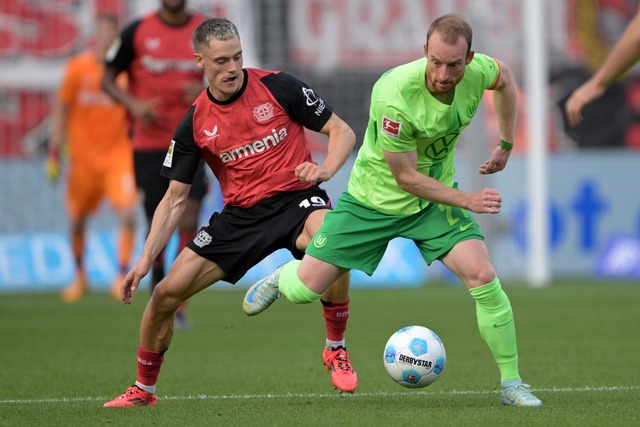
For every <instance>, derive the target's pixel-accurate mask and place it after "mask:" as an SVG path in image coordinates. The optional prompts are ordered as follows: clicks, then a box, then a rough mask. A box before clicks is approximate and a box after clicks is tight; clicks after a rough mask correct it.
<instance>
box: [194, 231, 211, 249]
mask: <svg viewBox="0 0 640 427" xmlns="http://www.w3.org/2000/svg"><path fill="white" fill-rule="evenodd" d="M212 240H213V238H212V237H211V236H210V235H209V233H207V232H206V231H204V230H200V232H198V235H197V236H196V237H195V238H194V239H193V243H194V244H195V245H196V246H197V247H199V248H204V247H205V246H207V245H208V244H209V243H211V241H212Z"/></svg>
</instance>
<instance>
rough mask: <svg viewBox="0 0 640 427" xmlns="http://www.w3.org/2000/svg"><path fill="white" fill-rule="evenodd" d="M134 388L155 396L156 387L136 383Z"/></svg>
mask: <svg viewBox="0 0 640 427" xmlns="http://www.w3.org/2000/svg"><path fill="white" fill-rule="evenodd" d="M135 386H136V387H138V388H140V389H142V390H144V391H146V392H147V393H151V394H156V385H155V384H154V385H144V384H142V383H139V382H138V381H136V383H135Z"/></svg>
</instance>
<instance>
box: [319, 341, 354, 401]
mask: <svg viewBox="0 0 640 427" xmlns="http://www.w3.org/2000/svg"><path fill="white" fill-rule="evenodd" d="M322 361H323V362H324V365H325V366H326V367H327V370H328V371H331V382H332V383H333V385H334V386H335V388H336V389H338V390H340V391H342V392H346V393H353V392H354V391H355V390H356V388H358V375H357V374H356V371H354V370H353V368H352V367H351V362H350V361H349V353H347V350H346V349H344V348H343V347H338V348H337V349H335V350H329V349H328V348H325V349H324V351H323V352H322Z"/></svg>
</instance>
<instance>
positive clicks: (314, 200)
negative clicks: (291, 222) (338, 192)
mask: <svg viewBox="0 0 640 427" xmlns="http://www.w3.org/2000/svg"><path fill="white" fill-rule="evenodd" d="M298 206H299V207H301V208H308V207H311V206H327V203H326V202H325V201H324V199H323V198H322V197H320V196H313V197H311V198H309V199H304V200H303V201H301V202H300V203H299V204H298Z"/></svg>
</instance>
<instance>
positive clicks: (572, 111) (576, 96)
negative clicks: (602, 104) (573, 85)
mask: <svg viewBox="0 0 640 427" xmlns="http://www.w3.org/2000/svg"><path fill="white" fill-rule="evenodd" d="M604 91H605V88H603V87H602V86H599V85H597V84H595V83H594V82H592V81H591V80H589V81H587V82H586V83H585V84H583V85H582V86H580V87H579V88H578V89H576V90H575V91H573V93H572V94H571V96H570V97H569V99H567V102H566V103H565V105H564V111H565V113H566V114H567V123H568V124H569V126H571V127H574V126H577V125H579V124H580V122H582V109H583V108H584V107H585V106H586V105H587V104H589V103H590V102H592V101H594V100H596V99H597V98H600V97H601V96H602V95H603V94H604Z"/></svg>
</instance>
